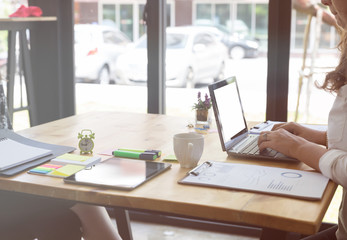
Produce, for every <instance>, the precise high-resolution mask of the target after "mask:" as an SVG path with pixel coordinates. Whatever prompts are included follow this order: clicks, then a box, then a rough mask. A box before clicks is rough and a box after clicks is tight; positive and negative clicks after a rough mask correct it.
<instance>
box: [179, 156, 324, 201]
mask: <svg viewBox="0 0 347 240" xmlns="http://www.w3.org/2000/svg"><path fill="white" fill-rule="evenodd" d="M328 182H329V178H327V177H325V176H323V175H322V174H320V173H318V172H308V171H301V170H293V169H286V168H277V167H265V166H258V165H250V164H236V163H225V162H212V161H211V162H205V163H203V164H201V165H199V166H198V167H196V168H194V169H193V170H191V171H190V172H188V174H187V176H185V177H184V178H183V179H182V180H180V181H179V183H182V184H192V185H201V186H210V187H219V188H228V189H239V190H247V191H256V192H264V193H270V194H277V195H278V194H279V195H287V196H291V197H297V198H305V199H312V200H314V199H317V200H318V199H321V198H322V196H323V193H324V190H325V188H326V186H327V184H328Z"/></svg>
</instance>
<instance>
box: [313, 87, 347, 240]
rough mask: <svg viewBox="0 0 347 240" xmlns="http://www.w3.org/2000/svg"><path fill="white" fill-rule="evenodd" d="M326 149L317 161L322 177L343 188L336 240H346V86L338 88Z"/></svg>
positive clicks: (331, 113)
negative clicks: (327, 149)
mask: <svg viewBox="0 0 347 240" xmlns="http://www.w3.org/2000/svg"><path fill="white" fill-rule="evenodd" d="M327 136H328V148H329V151H328V152H326V153H325V154H324V155H323V156H322V157H321V158H320V160H319V168H320V170H321V172H322V174H323V175H325V176H327V177H329V178H330V179H332V180H333V181H334V182H335V183H337V184H339V185H341V186H342V187H343V196H342V201H341V205H340V211H339V221H338V225H339V226H338V230H337V232H336V238H337V239H338V240H342V239H347V199H346V197H347V196H346V192H347V85H345V86H343V87H341V88H340V90H339V92H338V94H337V96H336V99H335V102H334V105H333V107H332V108H331V110H330V113H329V120H328V132H327Z"/></svg>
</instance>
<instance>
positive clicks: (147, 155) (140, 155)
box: [112, 150, 157, 160]
mask: <svg viewBox="0 0 347 240" xmlns="http://www.w3.org/2000/svg"><path fill="white" fill-rule="evenodd" d="M112 155H113V156H115V157H126V158H135V159H141V160H155V159H156V158H157V155H156V154H155V153H153V152H131V151H124V150H115V151H113V152H112Z"/></svg>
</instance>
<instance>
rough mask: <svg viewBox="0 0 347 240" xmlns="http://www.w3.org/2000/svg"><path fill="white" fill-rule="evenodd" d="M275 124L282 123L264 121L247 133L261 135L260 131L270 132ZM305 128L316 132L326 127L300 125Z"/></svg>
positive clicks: (324, 129)
mask: <svg viewBox="0 0 347 240" xmlns="http://www.w3.org/2000/svg"><path fill="white" fill-rule="evenodd" d="M277 123H283V122H278V121H266V122H263V123H259V124H257V125H256V126H254V127H253V128H251V129H250V130H249V131H250V132H251V133H261V132H262V131H271V129H272V127H273V126H274V125H275V124H277ZM301 125H303V126H305V127H308V128H311V129H314V130H318V131H326V130H327V128H328V126H327V125H319V124H301Z"/></svg>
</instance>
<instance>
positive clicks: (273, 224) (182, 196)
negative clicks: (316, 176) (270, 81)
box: [0, 112, 336, 234]
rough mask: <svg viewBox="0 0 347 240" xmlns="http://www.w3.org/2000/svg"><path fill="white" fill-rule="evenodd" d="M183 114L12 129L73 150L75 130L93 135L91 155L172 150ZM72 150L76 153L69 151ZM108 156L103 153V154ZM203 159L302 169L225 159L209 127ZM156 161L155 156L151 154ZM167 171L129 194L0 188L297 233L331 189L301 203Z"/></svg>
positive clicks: (314, 220) (58, 182) (53, 183)
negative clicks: (197, 182)
mask: <svg viewBox="0 0 347 240" xmlns="http://www.w3.org/2000/svg"><path fill="white" fill-rule="evenodd" d="M186 125H187V119H185V118H181V117H172V116H166V115H155V114H137V113H121V112H93V113H88V114H83V115H76V116H72V117H68V118H65V119H61V120H58V121H54V122H51V123H47V124H43V125H39V126H36V127H33V128H29V129H26V130H23V131H20V132H19V134H21V135H23V136H26V137H29V138H32V139H35V140H38V141H43V142H47V143H53V144H61V145H69V146H74V147H76V148H77V144H78V139H77V133H78V132H80V131H81V130H82V129H91V130H92V131H93V132H95V148H94V155H98V154H100V153H102V152H105V151H107V150H110V149H114V148H118V147H124V148H126V147H128V148H151V149H160V150H162V156H165V155H168V154H173V141H172V138H173V135H174V134H176V133H179V132H188V131H191V130H189V129H188V128H187V127H186ZM76 153H77V154H78V153H79V151H78V150H76ZM106 158H108V157H106V156H103V159H106ZM207 160H213V161H222V162H237V163H248V164H259V165H265V166H276V167H285V168H292V169H301V170H309V169H310V168H309V167H307V166H306V165H304V164H302V163H284V162H273V161H260V160H249V159H231V158H230V157H227V154H226V153H225V152H223V151H222V148H221V145H220V142H219V137H218V133H217V132H212V133H209V134H207V135H205V149H204V152H203V155H202V159H201V160H200V163H201V162H203V161H207ZM157 161H161V160H160V159H158V160H157ZM172 165H173V166H172V168H171V169H170V170H168V171H166V172H165V173H163V174H161V175H159V176H157V177H155V178H154V179H152V180H151V181H149V182H147V183H145V184H144V185H142V186H140V187H138V188H137V189H135V190H133V191H118V190H110V189H103V188H98V187H89V186H78V185H73V184H65V183H64V182H63V180H62V179H58V178H53V177H47V176H36V175H31V174H27V173H21V174H19V175H16V176H13V177H10V178H0V189H3V190H11V191H18V192H24V193H31V194H37V195H42V196H47V197H54V198H62V199H70V200H76V201H81V202H87V203H92V204H99V205H105V206H121V207H126V208H130V209H139V210H150V211H159V212H163V213H166V214H178V215H183V216H188V217H196V218H203V219H208V220H214V221H221V222H230V223H241V224H246V225H255V226H259V227H268V228H274V229H279V230H283V231H290V232H298V233H302V234H312V233H315V232H316V231H317V230H318V228H319V226H320V223H321V221H322V219H323V216H324V214H325V212H326V210H327V208H328V206H329V204H330V201H331V199H332V197H333V195H334V192H335V190H336V184H334V183H333V182H329V184H328V187H327V189H326V191H325V193H324V196H323V198H322V200H320V201H309V200H300V199H295V198H288V197H282V196H274V195H268V194H260V193H253V192H247V191H236V190H235V191H232V190H225V189H217V188H208V187H199V186H188V185H181V184H178V183H177V181H178V180H179V179H181V178H182V177H183V176H184V175H185V174H186V172H187V171H188V169H183V168H180V166H179V164H178V163H173V164H172Z"/></svg>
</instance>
